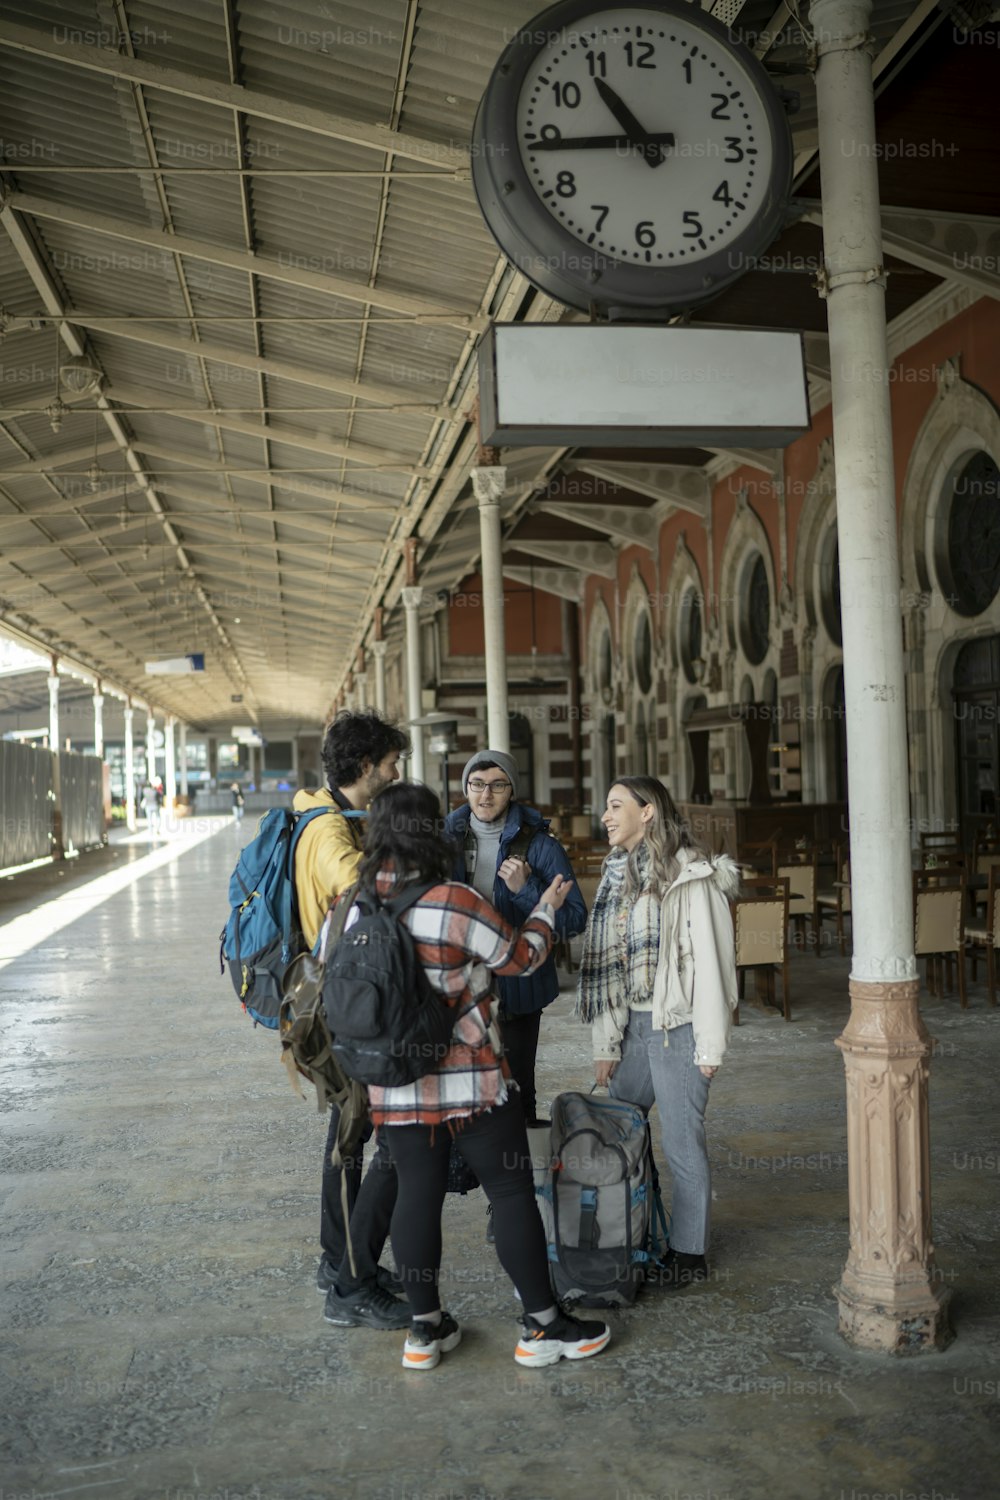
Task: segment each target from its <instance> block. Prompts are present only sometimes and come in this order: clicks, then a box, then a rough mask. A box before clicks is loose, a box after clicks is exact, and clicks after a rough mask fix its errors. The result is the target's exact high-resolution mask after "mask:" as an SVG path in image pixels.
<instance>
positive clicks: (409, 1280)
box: [380, 1099, 555, 1318]
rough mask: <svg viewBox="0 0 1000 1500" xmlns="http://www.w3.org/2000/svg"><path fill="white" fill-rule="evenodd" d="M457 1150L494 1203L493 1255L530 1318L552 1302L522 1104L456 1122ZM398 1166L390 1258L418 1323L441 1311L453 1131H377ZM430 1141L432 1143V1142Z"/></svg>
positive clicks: (427, 1128)
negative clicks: (443, 1216) (443, 1223)
mask: <svg viewBox="0 0 1000 1500" xmlns="http://www.w3.org/2000/svg"><path fill="white" fill-rule="evenodd" d="M457 1123H460V1124H461V1129H459V1130H457V1131H456V1132H455V1140H456V1142H457V1143H458V1148H459V1150H460V1151H461V1153H462V1155H463V1156H464V1158H465V1160H466V1161H467V1162H468V1163H469V1166H470V1167H471V1168H472V1170H473V1171H474V1172H475V1174H476V1176H477V1177H478V1178H479V1181H480V1182H481V1183H482V1187H483V1191H484V1192H485V1194H486V1196H487V1198H488V1199H489V1201H490V1203H492V1205H493V1227H494V1233H495V1235H496V1252H497V1256H498V1258H499V1260H500V1264H501V1265H502V1266H503V1268H504V1270H505V1271H506V1272H507V1275H508V1276H509V1277H510V1279H511V1281H513V1283H514V1285H515V1286H516V1287H517V1290H518V1291H519V1292H520V1294H521V1298H522V1300H523V1302H524V1307H525V1310H526V1311H527V1312H532V1313H535V1312H543V1311H544V1310H545V1309H546V1308H547V1307H551V1306H552V1304H553V1302H554V1301H555V1298H554V1297H553V1295H552V1286H551V1284H550V1282H549V1264H548V1259H547V1255H546V1249H545V1232H544V1230H543V1228H542V1221H541V1218H540V1216H539V1213H538V1208H537V1207H536V1204H535V1189H534V1183H533V1181H532V1176H531V1157H530V1155H529V1151H528V1137H527V1135H526V1134H525V1129H524V1113H523V1111H522V1109H521V1102H520V1100H519V1099H509V1100H508V1101H507V1103H506V1104H501V1105H500V1106H499V1107H498V1108H497V1109H492V1110H485V1111H483V1113H481V1114H478V1115H475V1116H474V1117H473V1118H472V1119H471V1120H467V1121H463V1122H457ZM380 1134H384V1136H385V1139H386V1140H387V1141H388V1143H389V1152H390V1155H391V1156H392V1159H393V1161H394V1162H395V1164H396V1175H397V1177H398V1178H399V1194H398V1197H397V1198H396V1207H395V1211H394V1212H393V1215H392V1231H391V1232H392V1253H393V1256H394V1257H395V1261H396V1269H397V1271H398V1272H399V1275H400V1278H401V1279H402V1282H403V1286H404V1288H405V1290H406V1296H407V1300H408V1302H409V1304H410V1307H411V1308H412V1310H413V1315H414V1317H416V1318H419V1317H422V1316H423V1315H424V1314H425V1313H430V1312H436V1311H437V1309H438V1308H439V1307H440V1306H441V1299H440V1297H439V1295H438V1272H439V1271H440V1269H441V1210H442V1208H443V1206H444V1198H445V1190H446V1186H447V1181H448V1156H449V1153H450V1151H451V1139H452V1137H451V1132H450V1131H449V1130H448V1128H447V1126H445V1125H438V1126H436V1127H434V1129H433V1132H432V1129H431V1126H429V1125H384V1126H382V1127H380ZM432 1136H433V1139H432Z"/></svg>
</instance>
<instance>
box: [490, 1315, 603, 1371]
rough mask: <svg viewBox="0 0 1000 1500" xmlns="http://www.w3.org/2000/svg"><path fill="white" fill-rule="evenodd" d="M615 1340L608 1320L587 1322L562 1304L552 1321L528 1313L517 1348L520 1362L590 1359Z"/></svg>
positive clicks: (529, 1363) (536, 1362) (543, 1362)
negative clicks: (548, 1321) (564, 1308)
mask: <svg viewBox="0 0 1000 1500" xmlns="http://www.w3.org/2000/svg"><path fill="white" fill-rule="evenodd" d="M610 1341H611V1329H610V1328H609V1327H608V1325H607V1323H597V1322H589V1321H588V1322H585V1321H584V1320H583V1319H582V1318H573V1317H571V1316H570V1315H569V1313H567V1312H563V1311H562V1309H561V1308H560V1310H559V1313H558V1316H557V1317H556V1318H555V1319H554V1321H553V1322H551V1323H539V1322H537V1321H536V1320H535V1319H534V1318H533V1317H532V1316H531V1314H530V1313H525V1315H524V1321H523V1327H522V1331H521V1337H520V1338H519V1339H518V1341H517V1348H516V1349H515V1350H514V1358H515V1359H516V1360H517V1362H518V1364H519V1365H528V1366H531V1365H539V1366H541V1365H554V1364H555V1362H556V1360H559V1359H589V1358H590V1356H591V1355H592V1354H600V1352H601V1350H602V1349H606V1348H607V1346H608V1344H609V1343H610Z"/></svg>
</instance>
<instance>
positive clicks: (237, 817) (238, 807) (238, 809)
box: [229, 781, 244, 826]
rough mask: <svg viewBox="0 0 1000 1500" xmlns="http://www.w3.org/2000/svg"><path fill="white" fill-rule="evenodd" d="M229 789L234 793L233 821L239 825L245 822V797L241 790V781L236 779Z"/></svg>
mask: <svg viewBox="0 0 1000 1500" xmlns="http://www.w3.org/2000/svg"><path fill="white" fill-rule="evenodd" d="M229 790H230V792H231V793H232V797H233V822H234V823H235V824H236V825H237V826H239V824H240V823H242V822H243V808H244V797H243V793H242V791H241V790H240V784H239V782H238V781H234V782H233V784H232V786H231V787H230V788H229Z"/></svg>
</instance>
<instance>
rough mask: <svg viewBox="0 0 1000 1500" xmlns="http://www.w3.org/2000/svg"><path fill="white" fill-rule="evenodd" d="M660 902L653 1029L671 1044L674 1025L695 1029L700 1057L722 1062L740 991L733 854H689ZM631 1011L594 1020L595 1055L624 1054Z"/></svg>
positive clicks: (702, 1061)
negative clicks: (733, 910)
mask: <svg viewBox="0 0 1000 1500" xmlns="http://www.w3.org/2000/svg"><path fill="white" fill-rule="evenodd" d="M679 858H680V859H682V860H684V864H683V867H682V869H681V871H680V874H679V875H678V876H677V879H676V880H675V881H674V883H673V885H672V886H671V887H670V889H669V890H668V891H667V893H666V895H665V896H664V898H663V901H662V902H661V904H660V951H659V958H658V960H657V965H656V977H655V979H654V981H653V1002H652V1009H653V1029H654V1031H662V1032H663V1044H664V1046H669V1045H670V1030H671V1028H672V1027H674V1026H685V1025H687V1024H689V1023H690V1024H691V1025H693V1027H694V1046H695V1053H694V1060H695V1062H696V1063H697V1064H699V1065H700V1066H704V1067H718V1065H719V1064H720V1063H721V1062H722V1059H723V1057H724V1055H725V1051H726V1045H727V1043H728V1041H729V1032H730V1029H731V1027H732V1023H733V1011H734V1010H735V1009H736V1005H737V1001H738V994H737V989H736V946H735V940H734V937H733V919H732V915H731V913H730V910H729V899H730V897H731V896H735V894H736V892H737V890H738V889H739V883H740V882H739V870H738V869H737V867H736V865H735V864H734V863H733V861H732V860H731V859H730V858H729V856H728V854H717V855H715V856H714V857H713V858H711V859H705V858H703V857H700V856H699V857H696V858H690V857H687V858H686V859H685V851H683V850H681V851H680V855H679ZM627 1025H628V1011H627V1010H618V1009H617V1008H615V1009H612V1010H608V1011H605V1012H604V1013H603V1014H602V1015H600V1016H598V1017H597V1019H596V1020H595V1021H594V1024H593V1043H594V1056H595V1057H596V1058H619V1057H621V1042H622V1037H623V1035H624V1033H625V1028H626V1026H627Z"/></svg>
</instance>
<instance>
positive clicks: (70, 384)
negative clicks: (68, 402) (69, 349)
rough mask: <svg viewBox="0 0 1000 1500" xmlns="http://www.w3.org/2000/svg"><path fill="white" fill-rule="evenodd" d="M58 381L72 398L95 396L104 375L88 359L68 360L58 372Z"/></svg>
mask: <svg viewBox="0 0 1000 1500" xmlns="http://www.w3.org/2000/svg"><path fill="white" fill-rule="evenodd" d="M59 379H60V380H61V381H62V384H63V385H64V386H65V388H66V390H67V391H69V392H70V393H71V395H73V396H77V397H79V396H96V395H97V393H98V391H99V390H100V389H101V384H102V382H103V380H104V375H103V374H102V372H101V371H100V370H99V369H98V368H97V366H96V365H95V364H92V363H91V362H90V360H89V359H86V358H80V359H68V360H67V361H66V363H65V364H64V365H63V367H62V369H61V370H60V371H59Z"/></svg>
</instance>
